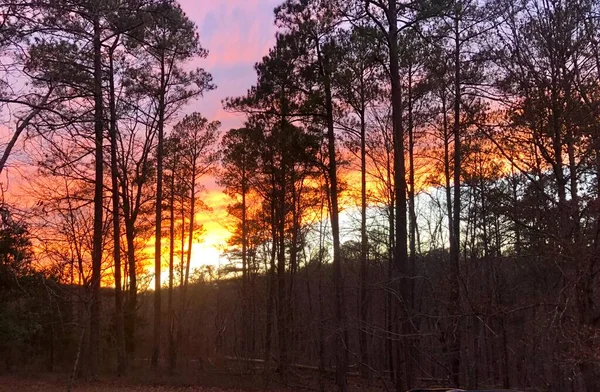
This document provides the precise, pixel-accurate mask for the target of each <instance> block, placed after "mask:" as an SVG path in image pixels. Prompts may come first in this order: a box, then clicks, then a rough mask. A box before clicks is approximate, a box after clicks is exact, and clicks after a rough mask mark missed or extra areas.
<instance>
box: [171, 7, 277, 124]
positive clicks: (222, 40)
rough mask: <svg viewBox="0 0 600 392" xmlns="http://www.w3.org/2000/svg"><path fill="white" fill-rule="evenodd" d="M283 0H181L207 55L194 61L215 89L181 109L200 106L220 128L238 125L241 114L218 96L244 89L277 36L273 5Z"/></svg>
mask: <svg viewBox="0 0 600 392" xmlns="http://www.w3.org/2000/svg"><path fill="white" fill-rule="evenodd" d="M282 1H283V0H209V1H206V0H205V1H199V0H180V4H181V6H182V8H183V10H184V11H185V13H186V14H187V15H188V16H189V17H190V19H192V20H193V21H194V22H195V23H196V25H197V26H198V30H199V33H200V41H201V43H202V45H203V46H204V48H206V49H208V50H209V55H208V58H207V59H205V60H202V61H197V62H195V63H194V65H195V66H200V67H203V68H204V69H206V70H207V71H209V72H210V73H211V74H212V75H213V78H214V82H215V84H216V85H217V89H216V90H214V91H211V92H209V93H207V94H206V95H205V96H204V97H203V98H201V99H200V100H198V102H196V103H192V104H190V105H189V106H188V107H186V109H185V112H186V113H190V112H193V111H199V112H201V113H202V115H203V116H204V117H206V118H207V119H209V120H219V121H221V122H222V123H223V126H222V128H221V130H222V131H225V130H228V129H230V128H232V127H238V126H241V125H242V123H243V120H244V119H243V116H241V115H235V114H232V113H226V112H225V111H223V107H222V105H221V100H222V99H224V98H226V97H232V96H240V95H243V94H245V93H246V91H247V90H248V88H249V87H250V86H252V85H253V84H254V82H255V80H256V74H255V72H254V68H253V67H254V64H255V63H256V62H257V61H259V60H260V59H261V58H262V57H263V56H264V55H265V54H267V53H268V50H269V48H270V47H271V46H272V45H273V44H274V42H275V26H274V24H273V9H274V8H275V7H276V6H277V5H279V4H280V3H281V2H282Z"/></svg>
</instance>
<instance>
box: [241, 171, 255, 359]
mask: <svg viewBox="0 0 600 392" xmlns="http://www.w3.org/2000/svg"><path fill="white" fill-rule="evenodd" d="M244 165H245V163H244ZM246 183H247V180H246V170H245V166H244V167H242V222H241V223H242V300H241V302H242V352H243V354H244V356H247V355H248V354H249V352H250V341H249V340H251V338H250V337H251V336H254V325H253V324H252V325H251V323H250V320H249V309H248V308H249V306H248V305H249V302H250V301H249V298H248V297H249V293H248V275H249V273H248V269H249V268H248V228H247V211H246V209H247V206H246V193H247V189H246V188H247V184H246Z"/></svg>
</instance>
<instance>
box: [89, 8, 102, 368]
mask: <svg viewBox="0 0 600 392" xmlns="http://www.w3.org/2000/svg"><path fill="white" fill-rule="evenodd" d="M95 12H96V15H94V21H93V23H94V31H93V46H94V140H95V150H94V151H95V152H94V158H95V183H94V234H93V255H92V287H91V305H90V349H89V351H88V353H89V356H90V358H89V364H90V373H91V376H92V378H96V377H97V376H98V371H99V367H100V279H101V276H100V275H101V272H102V227H103V224H102V213H103V211H102V210H103V200H102V199H103V189H104V184H103V179H104V170H103V169H104V155H103V151H102V144H103V143H102V142H103V138H104V134H103V133H104V132H103V131H104V114H103V111H104V107H103V104H104V103H103V96H102V43H101V41H100V33H101V31H100V16H99V15H98V14H99V10H95Z"/></svg>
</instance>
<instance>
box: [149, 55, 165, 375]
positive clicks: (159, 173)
mask: <svg viewBox="0 0 600 392" xmlns="http://www.w3.org/2000/svg"><path fill="white" fill-rule="evenodd" d="M160 88H161V91H160V97H159V103H158V145H157V146H156V231H155V234H154V325H153V339H152V363H151V365H152V368H153V369H156V368H158V362H159V360H160V335H161V319H162V314H161V305H162V303H161V269H162V250H161V245H162V244H161V239H162V191H163V189H162V186H163V184H162V183H163V149H164V126H165V89H166V86H165V66H164V62H162V63H161V73H160Z"/></svg>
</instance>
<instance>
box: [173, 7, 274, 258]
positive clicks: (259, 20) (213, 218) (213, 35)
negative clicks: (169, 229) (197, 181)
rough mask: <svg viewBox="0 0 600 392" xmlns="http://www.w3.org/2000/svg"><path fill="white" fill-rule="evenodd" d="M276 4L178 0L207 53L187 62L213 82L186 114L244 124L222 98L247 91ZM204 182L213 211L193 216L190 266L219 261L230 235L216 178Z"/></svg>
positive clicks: (268, 39) (270, 35) (268, 41)
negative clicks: (196, 227) (198, 235)
mask: <svg viewBox="0 0 600 392" xmlns="http://www.w3.org/2000/svg"><path fill="white" fill-rule="evenodd" d="M280 3H281V0H210V1H198V0H180V4H181V7H182V8H183V10H184V12H185V13H186V14H187V16H188V17H189V18H190V19H191V20H193V21H194V22H195V23H196V25H197V26H198V32H199V34H200V42H201V43H202V46H203V47H204V48H205V49H207V50H208V51H209V55H208V57H207V58H206V59H199V60H197V61H194V62H193V63H192V64H191V65H192V66H195V67H202V68H204V69H205V70H207V71H208V72H210V73H211V74H212V76H213V81H214V84H215V85H216V86H217V89H216V90H213V91H210V92H208V93H207V94H205V95H204V97H202V98H200V99H199V100H197V101H196V102H194V103H192V104H190V105H189V106H187V107H186V108H185V109H184V113H191V112H194V111H197V112H200V113H201V114H202V115H203V116H204V117H206V118H207V119H209V120H211V121H213V120H219V121H221V123H222V126H221V131H222V132H225V131H227V130H229V129H231V128H236V127H239V126H241V125H242V124H243V122H244V116H243V115H241V114H236V113H228V112H226V111H224V110H223V106H222V104H221V101H222V100H223V99H225V98H227V97H236V96H240V95H243V94H245V93H246V91H247V90H248V89H249V88H250V87H251V86H252V85H253V84H254V83H255V81H256V73H255V71H254V64H255V63H256V62H258V61H260V60H261V59H262V57H263V56H264V55H266V54H267V53H268V51H269V48H270V47H271V46H273V44H274V43H275V30H276V29H275V25H274V23H273V18H274V15H273V9H274V8H275V7H276V6H277V5H279V4H280ZM203 182H204V185H205V187H206V193H205V194H204V195H203V197H202V198H203V201H204V202H205V203H206V204H207V205H208V207H210V208H211V210H209V211H203V212H201V213H199V214H198V215H197V219H199V221H200V223H202V224H203V226H204V230H205V234H204V236H203V238H202V241H200V242H198V243H196V244H194V246H193V248H192V252H193V257H192V268H194V267H199V266H200V265H203V264H212V265H219V264H220V263H222V260H221V259H220V257H221V256H220V255H221V249H222V247H223V246H224V245H225V242H226V239H227V237H228V235H229V230H228V229H227V222H228V221H229V220H228V219H227V218H228V217H227V211H226V209H225V206H226V205H227V203H228V198H227V196H226V195H224V194H223V193H222V191H221V189H220V188H219V187H218V186H217V185H216V184H215V181H214V178H206V179H204V181H203Z"/></svg>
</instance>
